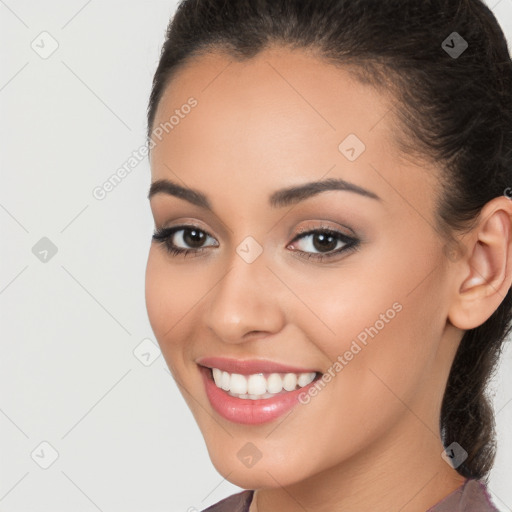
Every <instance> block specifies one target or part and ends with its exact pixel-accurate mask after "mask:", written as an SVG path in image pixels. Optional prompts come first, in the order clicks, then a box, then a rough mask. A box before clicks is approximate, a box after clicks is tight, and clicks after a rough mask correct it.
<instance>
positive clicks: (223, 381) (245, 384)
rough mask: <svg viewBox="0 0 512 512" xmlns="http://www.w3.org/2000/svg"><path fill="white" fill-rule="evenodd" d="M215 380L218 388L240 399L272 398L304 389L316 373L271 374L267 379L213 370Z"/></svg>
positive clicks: (257, 375)
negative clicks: (297, 389)
mask: <svg viewBox="0 0 512 512" xmlns="http://www.w3.org/2000/svg"><path fill="white" fill-rule="evenodd" d="M212 373H213V380H214V381H215V384H216V385H217V387H219V388H221V389H223V390H224V391H227V392H228V393H229V394H230V395H233V396H238V398H252V399H254V400H256V399H259V398H270V397H271V396H273V395H275V394H276V393H280V392H281V391H282V390H283V389H284V390H285V391H293V390H294V389H296V387H297V385H298V386H299V387H300V388H302V387H304V386H307V385H308V384H309V383H311V382H313V380H315V375H316V373H315V372H309V373H298V374H297V373H271V374H270V375H269V376H268V377H267V378H265V376H264V375H263V374H262V373H255V374H252V375H241V374H240V373H228V372H225V371H222V370H219V368H212Z"/></svg>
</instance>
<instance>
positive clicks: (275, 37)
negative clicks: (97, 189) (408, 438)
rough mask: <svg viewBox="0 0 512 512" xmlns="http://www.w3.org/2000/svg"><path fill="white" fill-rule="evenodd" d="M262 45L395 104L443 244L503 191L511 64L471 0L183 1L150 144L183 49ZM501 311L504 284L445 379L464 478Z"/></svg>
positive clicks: (484, 435)
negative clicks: (424, 164) (431, 167)
mask: <svg viewBox="0 0 512 512" xmlns="http://www.w3.org/2000/svg"><path fill="white" fill-rule="evenodd" d="M454 32H456V33H457V34H453V33H454ZM459 37H461V38H462V39H458V38H459ZM454 38H455V39H454ZM462 41H465V42H467V48H465V49H464V50H463V51H462V52H461V50H462V49H463V48H464V46H461V45H460V44H459V42H462ZM269 43H277V44H282V45H283V46H288V47H294V48H299V49H300V48H308V49H313V50H315V51H317V52H318V55H319V57H323V58H325V59H326V60H327V61H329V62H331V63H333V64H336V65H340V66H345V67H346V68H347V69H349V70H350V71H352V72H353V73H354V75H355V76H356V77H357V78H358V79H359V80H361V81H364V82H365V83H371V84H372V85H374V86H375V87H376V88H378V89H380V90H381V91H382V92H384V93H387V94H389V95H390V97H392V98H395V99H396V100H398V101H396V102H395V107H394V109H393V115H394V116H395V119H396V120H397V122H398V127H399V128H400V130H399V131H397V134H396V138H397V144H398V147H399V148H400V149H401V150H402V152H403V153H404V155H406V156H409V157H411V156H413V155H414V156H417V157H419V158H422V159H424V160H425V161H429V162H435V163H436V165H437V166H442V171H443V173H442V180H441V181H442V183H441V187H440V188H441V191H442V194H441V196H440V197H439V200H438V211H437V220H438V227H439V230H440V233H442V234H443V236H446V237H447V241H448V242H447V244H449V240H453V239H454V238H453V237H452V235H451V233H454V232H455V231H456V230H464V229H466V228H468V227H470V225H471V222H472V221H474V220H475V219H476V218H477V216H478V214H479V212H480V210H481V209H482V207H483V206H484V205H485V204H486V203H487V202H488V201H490V200H491V199H493V198H494V197H497V196H500V195H503V194H504V193H505V191H506V190H507V189H508V190H510V188H509V187H511V186H512V63H511V59H510V54H509V51H508V48H507V42H506V39H505V37H504V34H503V32H502V30H501V28H500V26H499V24H498V22H497V21H496V18H495V17H494V15H493V14H492V12H491V11H490V9H489V8H488V7H486V5H485V4H484V3H483V2H482V1H481V0H422V1H421V2H413V1H410V0H378V1H376V0H184V1H182V2H181V3H180V5H179V7H178V9H177V12H176V14H175V16H174V18H173V19H172V20H171V23H170V24H169V27H168V29H167V37H166V41H165V43H164V46H163V48H162V53H161V57H160V62H159V65H158V68H157V70H156V73H155V76H154V81H153V88H152V91H151V96H150V101H149V106H148V140H149V137H150V136H151V132H152V128H153V122H154V118H155V113H156V110H157V107H158V104H159V101H160V98H161V97H162V94H163V92H164V90H165V88H166V86H167V84H168V83H169V81H170V80H171V79H172V77H173V76H174V75H175V74H176V72H177V71H178V70H179V69H180V67H181V66H183V65H184V64H186V63H187V62H188V61H189V60H190V59H191V58H192V57H193V56H195V55H198V54H200V53H208V52H211V51H216V50H222V51H225V52H227V53H228V54H229V55H230V56H232V57H233V58H235V59H239V60H242V59H249V58H251V57H253V56H254V55H256V54H257V53H258V52H261V51H262V50H264V49H265V48H266V46H267V45H268V44H269ZM455 50H457V51H455ZM460 52H461V53H460ZM511 315H512V296H511V291H510V290H509V291H508V293H507V295H506V296H505V297H504V298H503V301H502V303H501V304H500V306H499V307H498V309H497V310H496V311H495V312H494V314H493V315H492V316H491V317H490V318H489V319H488V320H487V321H486V322H485V323H484V324H482V325H481V326H479V327H477V328H475V329H472V330H469V331H466V332H465V334H464V337H463V338H462V341H461V343H460V347H459V349H458V352H457V354H456V356H455V360H454V362H453V366H452V369H451V372H450V375H449V378H448V383H447V387H446V391H445V395H444V398H443V403H442V408H441V419H440V423H441V424H440V429H441V435H442V440H443V442H444V444H445V446H448V445H449V444H451V443H452V442H453V441H456V442H457V443H458V444H460V445H461V446H462V447H463V448H464V449H465V450H466V451H467V452H468V457H467V459H466V460H465V461H464V463H463V464H462V465H460V466H459V467H458V468H457V470H458V471H459V473H461V474H462V475H464V476H465V477H473V478H483V477H485V476H486V475H487V473H488V472H489V470H490V469H491V467H492V464H493V461H494V456H495V435H494V415H493V411H492V408H491V405H490V402H489V400H488V398H487V396H486V386H487V383H488V381H489V379H490V378H491V376H492V374H493V371H495V368H496V363H497V361H498V358H499V356H500V352H501V350H502V347H503V341H504V339H505V337H506V336H507V335H508V333H509V331H510V329H511Z"/></svg>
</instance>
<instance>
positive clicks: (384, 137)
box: [146, 47, 512, 512]
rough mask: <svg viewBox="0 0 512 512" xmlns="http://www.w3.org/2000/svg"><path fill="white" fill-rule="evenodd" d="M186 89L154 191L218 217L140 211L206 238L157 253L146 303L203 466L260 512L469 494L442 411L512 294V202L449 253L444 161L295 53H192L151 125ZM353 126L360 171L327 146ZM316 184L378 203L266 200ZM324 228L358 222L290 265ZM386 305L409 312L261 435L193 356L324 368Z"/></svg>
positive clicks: (383, 100) (179, 206)
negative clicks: (464, 364)
mask: <svg viewBox="0 0 512 512" xmlns="http://www.w3.org/2000/svg"><path fill="white" fill-rule="evenodd" d="M228 64H229V65H228ZM190 96H193V97H195V98H196V99H197V101H198V105H197V106H196V107H195V108H194V109H193V110H192V112H191V113H190V114H189V115H188V116H186V117H185V118H184V119H182V120H181V121H180V124H179V125H177V126H176V127H175V128H174V129H173V130H172V131H169V133H168V134H166V135H165V136H164V137H162V140H161V141H156V142H157V144H156V145H155V146H154V148H153V149H152V152H151V155H150V163H151V176H152V181H153V182H154V181H156V180H158V179H163V178H170V179H172V180H173V181H176V182H178V183H179V184H181V185H183V186H188V187H191V188H194V189H197V190H199V191H201V192H203V193H204V194H206V195H207V196H208V198H209V200H210V202H211V204H212V208H213V212H214V213H211V212H208V211H206V210H203V209H201V208H199V207H198V206H194V205H192V204H189V203H188V202H186V201H185V200H183V199H179V198H176V197H172V196H170V195H166V194H163V193H160V194H156V195H155V196H153V197H152V198H151V201H150V204H151V210H152V213H153V216H154V220H155V226H156V227H170V226H173V225H178V224H181V223H189V222H194V224H196V225H199V227H200V228H201V229H204V230H205V231H206V232H207V233H208V234H209V235H211V237H212V238H213V240H212V239H210V238H208V241H206V242H205V244H204V246H205V247H206V249H205V251H204V252H203V253H200V254H199V255H198V256H192V255H187V256H186V257H184V256H182V255H178V256H172V255H170V254H169V253H167V252H166V249H165V246H164V245H162V244H159V243H156V242H153V243H152V245H151V248H150V251H149V258H148V263H147V271H146V304H147V310H148V316H149V320H150V323H151V326H152V328H153V331H154V333H155V336H156V338H157V340H158V343H159V344H160V347H161V350H162V353H163V355H164V357H165V360H166V362H167V365H168V367H169V369H170V371H171V373H172V375H173V377H174V378H175V380H176V382H177V383H178V385H179V387H180V390H181V392H182V393H183V396H184V398H185V400H186V401H187V404H188V406H189V407H190V409H191V411H192V413H193V415H194V417H195V420H196V421H197V423H198V425H199V427H200V429H201V431H202V434H203V436H204V439H205V441H206V445H207V448H208V452H209V455H210V457H211V460H212V463H213V464H214V466H215V468H216V469H217V470H218V471H219V473H220V474H221V475H223V476H224V477H226V478H227V479H228V480H229V481H231V482H232V483H234V484H236V485H238V486H240V487H243V488H247V489H257V491H256V493H255V499H254V500H253V503H252V504H251V512H254V511H256V510H257V511H258V512H269V511H277V510H279V511H296V510H297V511H299V510H300V511H303V510H315V511H318V512H323V511H327V510H328V511H333V510H334V511H338V510H339V511H346V510H358V511H359V512H366V511H368V512H369V511H372V512H374V511H375V510H379V511H381V512H385V511H394V512H396V510H400V512H413V511H414V512H421V511H425V510H427V509H428V508H429V507H431V506H433V505H434V504H436V503H437V502H438V501H440V500H441V499H442V498H443V497H445V496H446V495H448V494H449V493H450V492H452V491H453V490H455V489H456V488H457V487H459V486H460V485H461V484H462V483H463V482H464V478H463V477H462V476H460V475H459V474H458V473H457V472H456V471H455V470H454V469H453V468H452V467H451V466H449V465H448V464H447V463H446V462H445V461H444V460H443V459H442V458H441V453H442V451H443V446H442V443H441V438H440V433H439V427H438V424H439V413H440V406H441V400H442V396H443V392H444V389H445V385H446V381H447V378H448V374H449V370H450V366H451V363H452V361H453V357H454V355H455V352H456V349H457V346H458V344H459V342H460V339H461V337H462V334H463V332H464V330H465V329H470V328H473V327H476V326H478V325H480V324H482V323H483V322H484V321H485V320H486V319H487V318H488V317H489V316H490V315H491V314H492V312H493V311H494V310H495V309H496V308H497V307H498V305H499V304H500V302H501V300H502V299H503V297H504V296H505V294H506V291H507V290H508V289H509V288H510V286H511V281H512V276H511V272H510V268H511V264H512V257H511V251H510V248H511V237H510V231H511V229H510V226H511V219H512V207H511V205H512V202H511V201H510V200H509V199H507V198H506V197H499V198H496V199H494V200H493V201H491V202H490V203H488V204H487V205H486V206H485V208H484V210H483V211H482V215H481V216H480V217H479V220H478V223H477V224H476V225H475V227H474V228H473V229H472V230H471V231H470V232H468V233H467V234H465V235H458V236H457V239H458V240H460V244H461V247H462V248H463V252H462V253H461V254H462V256H460V257H458V258H453V257H450V258H447V257H446V254H447V251H446V242H445V240H444V239H443V238H442V237H441V235H440V234H439V232H438V231H436V229H434V227H435V225H436V224H435V198H436V194H437V191H438V182H437V177H438V175H439V172H440V171H439V169H436V168H434V167H433V166H431V165H427V164H426V163H425V162H423V163H420V162H413V161H410V159H407V158H406V157H404V156H403V155H400V154H399V152H398V150H397V148H396V146H395V144H394V134H395V133H397V128H396V125H395V123H394V119H393V116H392V113H391V111H390V107H391V103H390V98H388V97H386V96H384V95H383V94H381V93H378V92H377V91H376V90H374V89H373V88H371V87H370V86H368V85H362V84H361V83H359V82H358V81H356V80H355V79H354V78H353V77H352V75H351V74H350V73H349V72H348V70H346V69H341V68H335V67H333V66H331V65H329V64H327V63H325V62H323V61H321V60H320V59H318V58H316V57H315V56H314V55H312V54H309V53H306V52H305V51H298V50H289V49H285V48H280V47H272V48H268V49H266V50H265V51H264V52H262V53H260V54H259V55H258V56H256V57H255V58H253V59H251V60H250V61H246V62H243V63H238V62H235V61H233V60H232V59H230V58H229V57H228V56H226V55H223V54H222V53H220V52H219V53H211V54H209V55H207V56H202V57H198V58H196V59H194V60H193V61H191V62H190V63H189V65H187V66H186V67H185V68H183V69H182V70H180V72H179V73H178V74H177V75H176V76H175V78H174V79H173V81H172V82H171V83H170V84H169V85H168V87H167V89H166V91H165V94H164V96H163V98H162V100H161V102H160V104H159V107H158V110H157V114H156V118H155V123H154V125H153V126H154V127H156V126H157V125H158V124H159V123H163V122H165V121H166V120H168V119H169V117H170V116H171V115H172V113H173V112H174V110H175V109H176V108H180V106H181V105H183V104H184V103H186V101H187V98H189V97H190ZM350 133H353V134H356V135H357V137H358V138H359V139H360V140H362V141H363V142H364V144H365V146H366V150H365V151H364V152H363V153H362V154H361V155H360V156H359V157H358V158H357V159H356V160H355V161H353V162H350V161H349V160H347V159H346V158H345V156H344V155H343V154H341V152H340V151H339V150H338V145H339V144H340V142H341V141H342V140H343V139H344V138H345V137H346V136H347V135H348V134H350ZM322 178H343V179H345V180H347V181H349V182H351V183H354V184H356V185H359V186H361V187H364V188H366V189H368V190H370V191H372V192H373V193H375V194H377V195H378V196H379V197H380V198H381V199H380V200H376V199H372V198H369V197H363V196H360V195H358V194H355V193H351V192H348V191H329V192H323V193H321V194H317V195H315V196H313V197H310V198H308V199H306V200H305V201H303V202H299V203H297V204H296V205H294V206H288V207H285V208H271V207H270V206H269V204H268V196H269V195H270V194H271V193H272V192H274V191H275V190H277V189H280V188H284V187H290V186H293V185H298V184H302V183H305V182H309V181H314V180H320V179H322ZM325 226H327V227H329V228H331V229H335V230H338V231H340V232H342V233H345V234H347V235H351V234H352V233H351V232H350V231H349V229H352V230H353V231H354V232H355V234H356V236H357V237H358V238H359V239H360V240H361V243H360V246H359V248H358V250H355V251H352V252H350V251H348V252H346V253H341V254H339V255H338V256H337V257H334V258H332V259H330V260H324V262H321V261H315V260H312V259H309V260H308V259H307V258H301V257H300V256H299V255H298V251H300V250H302V251H305V252H309V253H312V252H313V253H318V252H319V251H320V249H318V248H315V247H314V246H313V244H312V237H309V238H306V239H302V240H301V241H296V242H294V244H291V242H292V240H294V238H295V236H296V235H297V234H299V233H300V232H301V231H302V232H303V231H305V230H306V229H320V228H322V227H325ZM348 228H349V229H348ZM181 233H183V232H181ZM247 236H252V237H253V238H254V239H256V240H257V242H258V243H259V244H260V245H261V247H262V249H263V252H262V254H261V255H260V256H259V257H258V258H257V259H256V260H255V261H254V262H253V263H250V264H248V263H247V262H246V261H244V260H243V259H242V258H241V257H240V256H239V255H238V254H237V252H236V248H237V246H238V245H239V244H240V243H241V242H242V241H243V240H244V239H245V238H246V237H247ZM174 242H175V243H176V244H178V245H180V244H181V245H180V246H181V247H190V246H187V245H183V240H182V238H181V237H180V236H175V237H174ZM212 243H213V244H216V245H214V246H210V247H208V245H209V244H212ZM339 247H342V243H339V244H338V245H337V246H336V249H338V248H339ZM394 303H399V304H400V305H401V306H402V310H401V311H400V312H399V313H397V314H396V316H394V318H393V319H392V320H390V321H389V322H388V323H386V324H385V327H384V328H382V329H381V330H380V331H379V333H378V335H377V336H375V338H373V339H370V340H369V341H368V344H367V346H365V347H364V348H363V349H362V350H361V351H360V352H359V353H358V354H357V355H356V356H354V358H353V359H352V360H351V361H350V362H349V363H348V364H347V365H346V366H345V367H344V368H343V370H342V371H341V372H339V373H338V374H336V377H335V378H333V379H332V380H331V382H329V383H328V384H327V385H326V386H325V388H324V389H323V390H322V391H321V392H319V393H318V395H317V396H315V397H314V398H312V399H311V401H310V403H308V404H307V405H302V404H299V405H298V406H297V407H295V408H294V409H293V410H292V412H291V413H290V414H288V415H285V416H284V417H281V418H278V419H277V420H275V421H273V422H270V423H268V424H263V425H257V426H248V425H239V424H235V423H232V422H229V421H227V420H225V419H223V418H222V417H220V416H219V415H218V414H217V413H216V412H215V411H214V410H213V409H212V407H211V405H210V403H209V401H208V399H207V397H206V393H205V390H204V386H203V382H202V380H201V377H200V373H199V369H198V366H197V364H196V362H195V361H196V360H197V359H198V358H199V357H203V356H211V355H223V356H226V357H233V358H240V359H258V358H261V359H270V360H273V361H277V362H282V363H287V364H291V365H296V366H299V367H304V368H314V369H321V370H322V371H327V369H328V368H329V367H331V366H332V364H333V362H334V361H336V359H337V357H338V356H339V355H340V354H344V353H345V351H346V350H348V349H349V347H350V344H351V342H352V341H353V340H354V339H356V337H357V335H358V334H359V333H361V331H363V330H364V329H365V327H369V326H371V325H374V324H375V322H376V321H377V320H378V319H379V318H380V316H379V315H381V314H382V313H385V312H386V310H388V309H389V308H391V307H392V305H393V304H394ZM247 442H251V443H253V444H254V445H255V446H256V447H257V448H258V450H259V451H260V452H261V455H262V456H261V459H260V460H259V461H258V462H257V463H256V464H255V465H254V466H252V467H250V468H248V467H246V466H245V465H244V464H242V463H241V461H240V460H239V459H238V457H237V452H238V451H239V450H240V449H241V448H242V447H243V446H244V445H245V444H246V443H247Z"/></svg>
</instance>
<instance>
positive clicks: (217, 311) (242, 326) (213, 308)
mask: <svg viewBox="0 0 512 512" xmlns="http://www.w3.org/2000/svg"><path fill="white" fill-rule="evenodd" d="M267 264H268V261H267V259H266V258H265V257H264V253H263V254H261V255H260V256H259V257H258V258H257V259H256V260H254V261H253V262H251V263H248V262H247V261H245V260H244V259H243V258H242V257H240V256H239V254H238V253H236V252H234V254H233V256H232V257H231V258H230V260H229V267H228V268H227V269H226V271H225V272H224V274H223V277H222V278H221V279H220V281H219V282H218V283H217V285H216V286H215V287H214V288H213V290H212V291H211V293H210V294H208V295H209V301H210V302H209V304H208V305H207V307H206V308H205V310H204V311H205V316H204V321H205V323H206V326H207V327H208V328H209V329H210V330H212V331H213V332H214V333H215V335H216V336H217V337H218V338H219V339H221V340H222V341H224V342H225V343H243V342H245V341H248V340H249V339H253V336H254V334H256V333H257V334H262V333H265V334H269V333H276V332H279V331H280V330H281V329H282V328H283V325H284V323H285V313H284V311H283V309H282V304H281V303H280V297H279V293H276V292H277V291H278V290H277V289H276V287H278V286H279V284H280V283H279V280H278V279H277V278H276V276H275V275H274V274H273V273H272V271H271V270H270V269H269V268H268V267H267Z"/></svg>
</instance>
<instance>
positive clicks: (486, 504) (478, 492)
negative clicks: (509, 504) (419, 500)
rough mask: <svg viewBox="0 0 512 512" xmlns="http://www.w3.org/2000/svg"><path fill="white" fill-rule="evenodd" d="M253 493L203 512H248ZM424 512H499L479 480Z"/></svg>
mask: <svg viewBox="0 0 512 512" xmlns="http://www.w3.org/2000/svg"><path fill="white" fill-rule="evenodd" d="M253 493H254V491H252V490H246V491H242V492H239V493H237V494H233V495H231V496H228V497H227V498H225V499H223V500H221V501H219V502H217V503H215V505H212V506H211V507H208V508H207V509H204V510H203V512H249V506H250V504H251V501H252V496H253ZM426 512H500V511H499V510H498V509H497V508H496V507H495V506H494V505H493V503H492V501H491V498H490V496H489V493H488V491H487V487H486V486H485V484H484V483H483V482H482V481H481V480H475V479H468V480H466V481H465V482H464V483H463V484H462V485H461V486H460V487H459V488H458V489H455V491H453V492H452V493H450V494H449V495H448V496H446V497H445V498H444V499H442V500H441V501H440V502H439V503H438V504H437V505H434V506H433V507H431V508H429V509H428V510H427V511H426Z"/></svg>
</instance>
